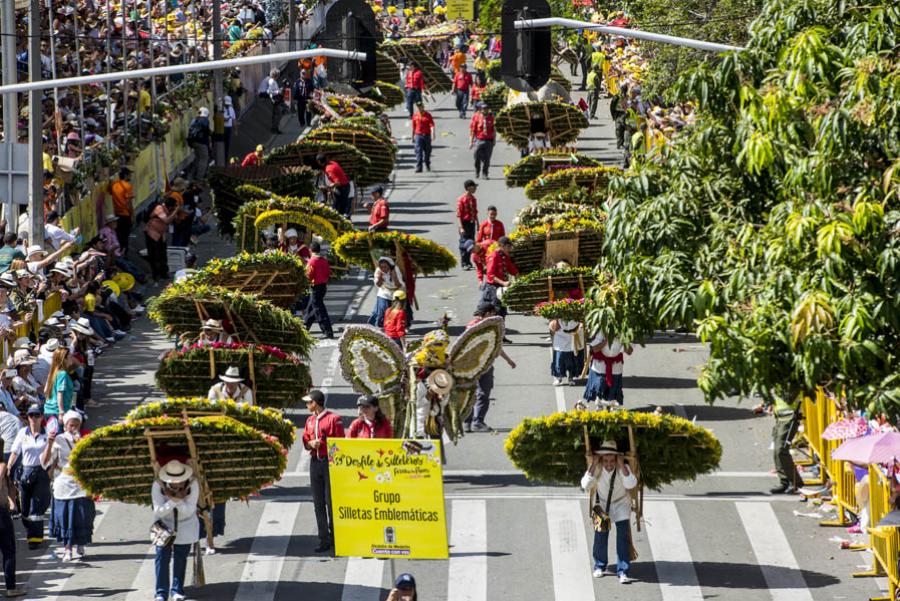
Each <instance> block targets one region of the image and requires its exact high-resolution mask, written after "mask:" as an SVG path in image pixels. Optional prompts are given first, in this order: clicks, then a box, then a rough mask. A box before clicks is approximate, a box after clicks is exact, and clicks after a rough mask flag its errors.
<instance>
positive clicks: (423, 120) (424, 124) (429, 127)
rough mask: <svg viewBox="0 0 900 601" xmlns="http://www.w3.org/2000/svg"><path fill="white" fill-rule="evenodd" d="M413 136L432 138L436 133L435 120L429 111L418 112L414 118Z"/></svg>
mask: <svg viewBox="0 0 900 601" xmlns="http://www.w3.org/2000/svg"><path fill="white" fill-rule="evenodd" d="M412 128H413V135H416V136H430V135H431V132H432V131H434V118H433V117H432V116H431V113H429V112H428V111H423V112H418V113H416V114H415V115H413V116H412Z"/></svg>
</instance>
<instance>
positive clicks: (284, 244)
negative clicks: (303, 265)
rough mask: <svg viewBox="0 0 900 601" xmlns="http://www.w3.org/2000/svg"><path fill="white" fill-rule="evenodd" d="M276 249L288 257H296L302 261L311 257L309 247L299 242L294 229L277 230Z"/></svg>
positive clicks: (298, 236)
mask: <svg viewBox="0 0 900 601" xmlns="http://www.w3.org/2000/svg"><path fill="white" fill-rule="evenodd" d="M278 248H279V250H281V252H283V253H287V254H289V255H296V256H298V257H300V258H301V259H302V260H304V261H306V260H307V259H309V258H310V257H311V256H312V253H311V252H310V250H309V247H308V246H306V244H303V243H302V242H300V235H299V234H298V233H297V230H295V229H294V228H288V230H287V231H284V230H282V229H280V228H279V230H278Z"/></svg>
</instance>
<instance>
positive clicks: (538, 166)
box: [503, 148, 600, 188]
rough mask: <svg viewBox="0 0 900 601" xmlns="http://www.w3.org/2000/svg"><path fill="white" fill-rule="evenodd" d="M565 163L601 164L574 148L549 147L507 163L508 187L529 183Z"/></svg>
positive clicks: (574, 164)
mask: <svg viewBox="0 0 900 601" xmlns="http://www.w3.org/2000/svg"><path fill="white" fill-rule="evenodd" d="M564 165H569V166H572V167H596V166H599V165H600V161H598V160H597V159H594V158H591V157H589V156H587V155H585V154H582V153H579V152H576V151H575V150H574V149H572V148H548V149H547V150H541V151H538V152H533V153H531V154H529V155H528V156H526V157H524V158H522V159H520V160H519V162H517V163H516V164H514V165H507V166H506V167H504V168H503V176H504V177H505V178H506V186H507V187H508V188H515V187H521V186H526V185H528V183H529V182H530V181H531V180H533V179H535V178H537V177H540V176H541V175H543V174H544V173H545V172H546V170H548V169H552V168H554V167H556V168H562V166H564ZM553 170H556V169H553ZM550 173H552V171H550Z"/></svg>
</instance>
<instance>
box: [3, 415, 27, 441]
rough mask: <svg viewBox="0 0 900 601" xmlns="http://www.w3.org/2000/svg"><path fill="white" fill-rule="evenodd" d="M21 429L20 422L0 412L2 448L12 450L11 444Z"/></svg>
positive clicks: (16, 418)
mask: <svg viewBox="0 0 900 601" xmlns="http://www.w3.org/2000/svg"><path fill="white" fill-rule="evenodd" d="M21 429H22V420H20V419H19V418H18V417H16V416H15V415H13V414H12V413H9V412H7V411H0V438H2V439H3V448H4V449H12V446H13V442H15V440H16V436H17V435H18V434H19V430H21Z"/></svg>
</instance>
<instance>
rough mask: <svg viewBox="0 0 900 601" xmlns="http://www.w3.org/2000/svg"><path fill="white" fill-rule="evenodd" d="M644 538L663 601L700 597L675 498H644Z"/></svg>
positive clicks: (698, 600)
mask: <svg viewBox="0 0 900 601" xmlns="http://www.w3.org/2000/svg"><path fill="white" fill-rule="evenodd" d="M644 517H645V518H646V522H645V523H646V530H647V540H648V541H649V542H650V552H651V553H652V554H653V562H654V565H655V568H656V574H657V576H658V577H659V589H660V592H661V593H662V598H663V601H703V591H702V589H701V588H700V583H699V581H698V580H697V572H696V570H695V569H694V564H693V563H692V562H691V561H690V558H691V550H690V549H689V548H688V544H687V538H685V535H684V529H683V528H682V526H681V519H680V518H679V516H678V509H677V508H676V507H675V502H674V501H645V502H644Z"/></svg>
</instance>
